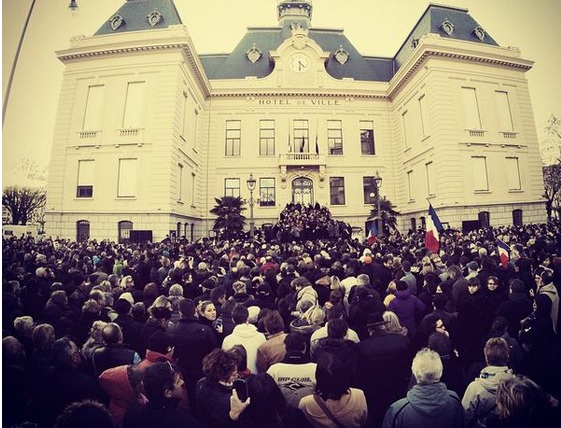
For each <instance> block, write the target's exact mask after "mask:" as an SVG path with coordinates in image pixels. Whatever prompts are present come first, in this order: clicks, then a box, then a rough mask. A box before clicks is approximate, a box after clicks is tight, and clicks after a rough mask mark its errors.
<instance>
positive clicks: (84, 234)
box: [76, 220, 90, 242]
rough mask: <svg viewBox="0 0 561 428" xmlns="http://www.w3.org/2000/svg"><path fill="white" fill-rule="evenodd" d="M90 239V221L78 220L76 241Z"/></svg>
mask: <svg viewBox="0 0 561 428" xmlns="http://www.w3.org/2000/svg"><path fill="white" fill-rule="evenodd" d="M88 239H90V222H89V221H88V220H78V221H77V222H76V241H77V242H84V241H87V240H88Z"/></svg>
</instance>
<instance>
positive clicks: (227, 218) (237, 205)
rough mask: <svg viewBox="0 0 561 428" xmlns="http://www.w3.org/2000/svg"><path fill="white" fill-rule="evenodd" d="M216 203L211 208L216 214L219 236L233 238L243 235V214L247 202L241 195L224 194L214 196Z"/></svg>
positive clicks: (211, 211) (216, 226) (215, 223)
mask: <svg viewBox="0 0 561 428" xmlns="http://www.w3.org/2000/svg"><path fill="white" fill-rule="evenodd" d="M214 200H215V202H216V205H215V206H214V208H212V209H211V210H210V213H211V214H214V215H215V216H216V220H214V229H215V230H216V231H217V232H218V237H219V238H224V239H232V238H237V237H240V236H241V235H243V229H244V226H245V216H244V215H243V214H242V211H244V210H245V209H246V208H245V202H244V201H243V199H242V198H241V197H239V196H237V197H234V196H223V197H222V198H214Z"/></svg>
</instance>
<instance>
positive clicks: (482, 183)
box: [471, 156, 489, 191]
mask: <svg viewBox="0 0 561 428" xmlns="http://www.w3.org/2000/svg"><path fill="white" fill-rule="evenodd" d="M471 161H472V165H473V190H475V191H486V190H489V178H488V175H487V158H486V157H485V156H472V158H471Z"/></svg>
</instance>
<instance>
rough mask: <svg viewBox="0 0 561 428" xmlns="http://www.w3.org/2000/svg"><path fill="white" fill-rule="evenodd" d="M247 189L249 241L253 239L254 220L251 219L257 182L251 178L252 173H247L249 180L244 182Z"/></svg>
mask: <svg viewBox="0 0 561 428" xmlns="http://www.w3.org/2000/svg"><path fill="white" fill-rule="evenodd" d="M246 183H247V188H248V189H249V236H250V237H251V239H253V238H254V237H255V220H254V219H253V191H254V190H255V184H256V183H257V180H255V178H253V172H250V173H249V178H248V179H247V180H246Z"/></svg>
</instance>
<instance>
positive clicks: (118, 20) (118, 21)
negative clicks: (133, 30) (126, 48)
mask: <svg viewBox="0 0 561 428" xmlns="http://www.w3.org/2000/svg"><path fill="white" fill-rule="evenodd" d="M124 23H125V20H124V19H123V17H122V16H121V15H119V14H118V13H117V14H115V15H113V16H112V17H111V19H110V20H109V25H110V26H111V29H112V30H113V31H116V30H117V28H119V27H120V26H121V25H123V24H124Z"/></svg>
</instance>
